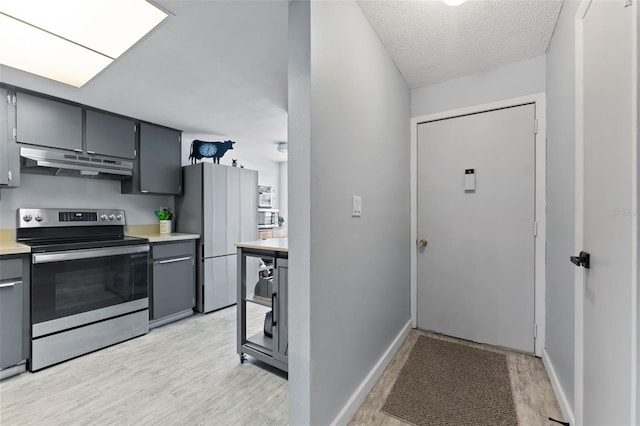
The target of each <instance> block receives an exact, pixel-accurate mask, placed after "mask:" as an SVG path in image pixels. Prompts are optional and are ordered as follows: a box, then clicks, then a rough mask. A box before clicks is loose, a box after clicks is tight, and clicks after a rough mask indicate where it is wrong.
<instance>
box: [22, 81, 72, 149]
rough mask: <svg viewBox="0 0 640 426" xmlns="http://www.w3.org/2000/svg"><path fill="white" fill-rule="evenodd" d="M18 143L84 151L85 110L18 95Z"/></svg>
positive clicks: (23, 94)
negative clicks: (83, 124)
mask: <svg viewBox="0 0 640 426" xmlns="http://www.w3.org/2000/svg"><path fill="white" fill-rule="evenodd" d="M16 129H17V141H18V142H20V143H27V144H32V145H40V146H47V147H51V148H60V149H67V150H70V151H82V108H80V107H77V106H74V105H69V104H65V103H62V102H56V101H52V100H49V99H45V98H39V97H36V96H31V95H27V94H25V93H17V103H16Z"/></svg>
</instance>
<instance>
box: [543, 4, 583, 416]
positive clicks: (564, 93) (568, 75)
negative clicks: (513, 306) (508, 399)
mask: <svg viewBox="0 0 640 426" xmlns="http://www.w3.org/2000/svg"><path fill="white" fill-rule="evenodd" d="M578 4H579V2H578V1H572V0H568V1H565V2H564V5H563V7H562V11H561V13H560V18H559V20H558V24H557V26H556V30H555V33H554V35H553V38H552V40H551V44H550V46H549V49H548V51H547V293H546V308H547V330H546V350H547V353H548V354H549V358H550V359H551V362H552V364H553V366H554V369H555V371H556V373H557V375H558V378H559V380H560V385H561V386H562V388H563V390H564V392H565V394H566V396H567V399H568V400H569V404H571V407H572V408H573V402H574V401H573V398H574V386H573V376H574V374H573V368H574V363H573V361H574V267H573V265H572V264H571V263H569V256H571V255H573V252H574V238H575V232H574V231H575V213H574V200H575V197H574V195H575V193H574V185H575V179H574V174H575V152H574V150H575V99H574V93H575V74H574V72H575V70H574V62H575V61H574V50H575V49H574V38H575V37H574V30H575V28H574V27H575V16H576V11H577V9H578Z"/></svg>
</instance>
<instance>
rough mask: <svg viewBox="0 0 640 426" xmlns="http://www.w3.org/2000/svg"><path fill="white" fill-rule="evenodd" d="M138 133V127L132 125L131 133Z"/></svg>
mask: <svg viewBox="0 0 640 426" xmlns="http://www.w3.org/2000/svg"><path fill="white" fill-rule="evenodd" d="M137 131H138V126H136V125H135V124H134V125H133V133H135V132H137Z"/></svg>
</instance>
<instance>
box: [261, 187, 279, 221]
mask: <svg viewBox="0 0 640 426" xmlns="http://www.w3.org/2000/svg"><path fill="white" fill-rule="evenodd" d="M258 207H260V208H263V209H270V208H271V207H273V188H272V187H270V186H264V185H259V186H258ZM276 219H277V218H276ZM276 222H277V220H276Z"/></svg>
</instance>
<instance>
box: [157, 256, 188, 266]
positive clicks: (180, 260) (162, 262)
mask: <svg viewBox="0 0 640 426" xmlns="http://www.w3.org/2000/svg"><path fill="white" fill-rule="evenodd" d="M189 259H191V256H187V257H178V258H177V259H167V260H160V261H158V262H155V263H158V264H160V265H165V264H167V263H174V262H184V261H185V260H189Z"/></svg>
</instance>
